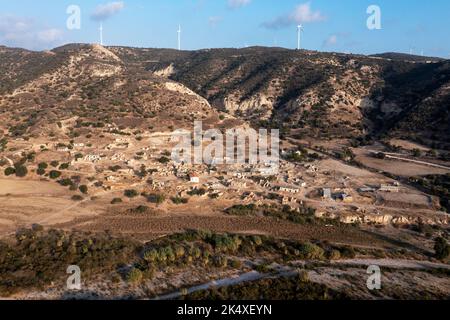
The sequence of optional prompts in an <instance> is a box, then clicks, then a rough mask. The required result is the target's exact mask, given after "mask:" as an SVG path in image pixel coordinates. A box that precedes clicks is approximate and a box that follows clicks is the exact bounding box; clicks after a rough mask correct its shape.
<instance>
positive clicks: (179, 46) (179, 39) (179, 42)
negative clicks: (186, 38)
mask: <svg viewBox="0 0 450 320" xmlns="http://www.w3.org/2000/svg"><path fill="white" fill-rule="evenodd" d="M177 33H178V50H181V25H179V26H178V31H177Z"/></svg>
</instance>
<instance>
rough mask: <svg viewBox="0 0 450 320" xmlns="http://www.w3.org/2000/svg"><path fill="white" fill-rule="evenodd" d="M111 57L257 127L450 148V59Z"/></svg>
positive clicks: (253, 52)
mask: <svg viewBox="0 0 450 320" xmlns="http://www.w3.org/2000/svg"><path fill="white" fill-rule="evenodd" d="M111 50H112V51H113V52H115V53H116V54H117V55H118V56H120V57H121V59H122V60H123V61H126V62H127V63H133V64H135V65H137V66H138V65H140V66H141V67H143V68H146V69H147V70H149V71H153V72H155V73H157V74H159V75H164V76H167V77H169V78H170V79H172V80H175V81H178V82H180V83H183V84H184V85H186V86H187V87H189V88H190V89H192V90H194V91H195V92H197V93H198V94H200V95H201V96H203V97H205V98H207V99H208V101H209V102H210V103H211V105H212V106H213V107H214V108H216V109H218V110H222V111H226V112H229V113H230V114H232V115H235V116H237V117H241V118H244V119H247V120H252V121H256V122H257V123H259V122H260V121H261V120H266V121H269V123H272V126H273V125H276V126H281V124H283V125H284V126H286V127H288V128H291V129H298V130H296V131H300V132H301V133H303V134H304V135H309V136H322V137H358V136H365V135H370V136H374V137H379V136H381V135H385V134H394V133H396V134H400V135H408V136H411V137H412V138H414V137H415V136H418V137H421V138H426V137H428V138H430V137H433V139H435V140H440V141H441V142H448V133H449V132H450V130H449V129H450V128H449V123H450V121H449V120H450V118H449V115H448V101H449V90H448V89H449V85H450V62H449V61H447V60H442V61H439V62H435V63H418V62H411V61H406V60H401V59H391V60H389V59H381V58H377V57H365V56H361V55H344V54H334V53H320V52H309V51H293V50H287V49H281V48H263V47H253V48H246V49H214V50H201V51H194V52H177V51H173V50H151V49H132V48H111ZM388 57H391V58H393V56H392V55H389V56H388ZM396 57H398V55H397V56H396ZM418 128H420V130H418Z"/></svg>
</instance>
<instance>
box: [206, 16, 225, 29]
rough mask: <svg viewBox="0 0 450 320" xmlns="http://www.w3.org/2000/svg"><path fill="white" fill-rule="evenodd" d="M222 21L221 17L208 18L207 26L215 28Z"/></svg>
mask: <svg viewBox="0 0 450 320" xmlns="http://www.w3.org/2000/svg"><path fill="white" fill-rule="evenodd" d="M222 20H223V19H222V17H219V16H213V17H209V18H208V24H209V25H210V26H211V27H215V26H217V25H218V24H219V23H220V22H221V21H222Z"/></svg>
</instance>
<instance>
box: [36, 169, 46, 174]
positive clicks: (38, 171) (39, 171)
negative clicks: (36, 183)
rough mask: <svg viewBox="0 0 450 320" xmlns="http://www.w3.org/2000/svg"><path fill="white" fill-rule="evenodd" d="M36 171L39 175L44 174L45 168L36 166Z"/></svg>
mask: <svg viewBox="0 0 450 320" xmlns="http://www.w3.org/2000/svg"><path fill="white" fill-rule="evenodd" d="M36 173H37V174H38V175H40V176H43V175H44V174H45V169H42V168H38V169H37V170H36Z"/></svg>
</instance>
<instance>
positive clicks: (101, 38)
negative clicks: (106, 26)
mask: <svg viewBox="0 0 450 320" xmlns="http://www.w3.org/2000/svg"><path fill="white" fill-rule="evenodd" d="M100 45H102V46H103V22H101V23H100Z"/></svg>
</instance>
